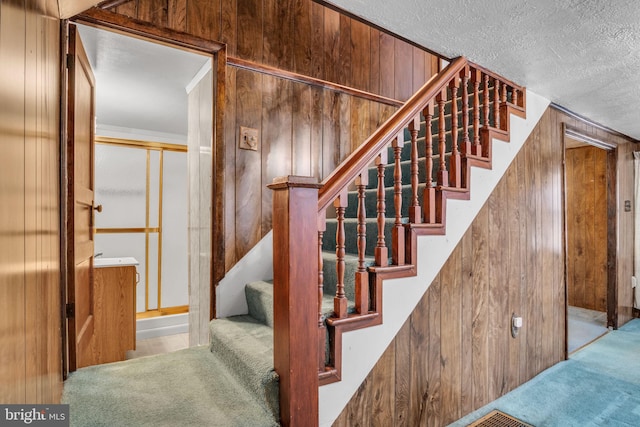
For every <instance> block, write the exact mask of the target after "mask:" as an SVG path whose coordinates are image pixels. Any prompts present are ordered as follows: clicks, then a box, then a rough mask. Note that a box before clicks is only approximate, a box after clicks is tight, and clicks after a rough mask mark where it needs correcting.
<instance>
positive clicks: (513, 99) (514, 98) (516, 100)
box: [511, 87, 518, 105]
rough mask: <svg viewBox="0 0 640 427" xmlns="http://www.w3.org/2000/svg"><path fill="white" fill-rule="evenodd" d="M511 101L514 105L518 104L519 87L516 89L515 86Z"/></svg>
mask: <svg viewBox="0 0 640 427" xmlns="http://www.w3.org/2000/svg"><path fill="white" fill-rule="evenodd" d="M511 103H512V104H513V105H518V89H516V88H515V87H514V88H513V91H512V92H511Z"/></svg>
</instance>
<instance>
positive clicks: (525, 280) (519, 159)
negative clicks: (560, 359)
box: [514, 144, 564, 382]
mask: <svg viewBox="0 0 640 427" xmlns="http://www.w3.org/2000/svg"><path fill="white" fill-rule="evenodd" d="M528 149H529V144H527V145H525V147H523V149H522V151H524V150H528ZM522 151H521V154H520V155H519V156H516V159H515V160H514V164H515V168H516V179H517V189H518V192H517V203H518V206H519V207H520V209H519V211H518V214H519V219H520V221H519V224H518V230H517V232H518V233H519V240H520V250H519V251H518V252H516V253H515V254H514V256H517V257H519V260H520V261H519V267H520V270H519V274H520V280H519V281H518V283H517V284H516V286H518V285H519V287H520V290H519V291H520V305H519V306H516V307H518V309H519V313H518V314H520V315H521V316H522V317H523V319H525V318H526V319H527V322H529V321H530V318H529V317H528V316H529V312H528V307H529V304H528V299H527V298H528V296H527V295H528V294H527V290H528V289H529V288H530V287H531V286H532V285H531V282H530V281H529V277H528V276H527V265H528V263H529V259H528V251H529V246H528V245H527V242H528V241H527V219H528V218H527V191H528V190H529V188H528V187H527V178H526V172H527V170H526V159H527V158H526V155H525V153H523V152H522ZM529 330H530V328H522V329H521V330H520V332H519V333H518V342H519V344H520V345H519V350H520V355H526V354H528V353H527V351H528V333H529ZM563 339H564V338H563ZM528 360H529V358H528V357H521V358H520V363H519V364H518V366H519V376H520V381H521V382H524V381H528V380H529V379H530V377H529V375H528V373H527V372H528V371H527V369H528Z"/></svg>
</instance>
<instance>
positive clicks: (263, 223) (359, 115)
mask: <svg viewBox="0 0 640 427" xmlns="http://www.w3.org/2000/svg"><path fill="white" fill-rule="evenodd" d="M114 11H115V12H116V13H118V14H121V15H126V16H130V17H135V18H137V19H140V20H142V21H145V22H148V23H152V24H153V25H154V26H156V27H158V28H163V27H168V28H171V29H175V30H179V31H184V32H186V33H187V34H190V35H192V36H197V37H200V38H203V39H205V40H212V41H216V42H223V43H225V44H226V54H227V56H228V57H232V58H237V59H239V60H245V61H251V62H252V63H255V64H257V65H258V66H264V67H267V66H268V67H275V69H276V70H281V71H283V72H295V73H298V74H301V75H304V76H309V77H313V78H316V79H321V80H324V81H326V82H328V83H330V84H343V85H346V86H348V87H350V88H353V89H357V90H364V91H369V92H371V93H372V94H374V95H381V94H382V91H383V90H384V91H386V92H385V93H386V96H387V97H389V98H394V96H395V93H396V85H397V86H398V87H401V88H404V89H402V90H403V91H405V92H406V91H407V90H408V94H409V95H410V94H411V93H412V91H411V89H412V86H413V84H414V82H416V81H417V80H420V78H419V76H418V74H423V75H424V73H425V72H426V71H425V70H424V69H421V70H419V71H418V72H416V73H414V71H413V70H412V68H411V64H410V63H411V62H412V61H413V57H414V56H415V57H420V56H422V57H423V60H422V63H424V64H426V63H429V64H431V63H432V62H433V58H434V56H433V55H431V54H429V53H427V52H426V51H423V50H421V49H418V48H416V47H413V46H410V45H408V44H406V43H404V42H402V43H399V44H398V46H400V48H401V49H403V53H402V54H400V57H403V58H408V59H409V61H408V63H407V61H404V60H403V61H402V66H401V67H398V68H397V69H396V66H395V63H396V62H395V58H396V43H395V37H393V36H391V35H388V34H386V33H381V31H380V30H377V29H374V28H372V27H371V26H369V25H367V24H364V23H362V22H360V21H356V20H354V19H352V18H351V17H348V16H346V15H343V14H340V13H339V12H337V11H335V10H332V9H329V8H327V7H326V6H323V5H321V4H318V3H316V2H314V1H312V0H286V1H276V0H265V1H262V0H231V1H220V0H214V1H204V0H133V1H130V2H128V3H126V4H123V5H120V6H118V7H117V8H115V10H114ZM382 37H384V40H385V48H386V50H384V51H383V50H382V49H381V48H380V45H381V38H382ZM424 58H427V59H424ZM423 68H424V67H423ZM226 72H227V74H228V75H229V76H230V77H229V78H226V79H225V83H226V85H225V86H226V99H227V101H226V102H225V103H224V117H225V118H224V131H223V132H224V133H223V137H222V138H221V139H222V140H223V141H224V148H223V149H222V150H223V152H224V153H225V155H224V157H225V163H224V165H225V167H226V169H225V171H224V172H221V173H220V174H218V173H217V172H215V173H216V176H224V177H225V180H224V186H225V187H224V194H225V198H224V203H225V206H224V209H223V210H224V214H220V216H219V217H218V220H220V222H222V219H224V224H225V225H224V227H225V231H224V236H225V237H224V240H225V255H224V259H225V263H224V268H225V271H228V270H229V269H230V268H231V267H233V265H235V263H236V262H237V260H239V259H240V258H241V257H242V256H243V255H244V254H245V253H246V252H247V251H248V250H249V249H251V247H253V245H255V244H256V243H257V241H258V240H259V237H260V236H262V235H263V234H264V233H263V230H267V231H268V229H270V213H269V212H270V209H266V207H268V206H267V205H268V204H269V200H270V197H271V196H270V195H269V193H270V191H269V190H267V189H266V188H265V187H264V186H265V185H266V184H268V182H266V181H263V179H264V180H266V179H268V178H270V177H271V175H270V174H269V173H267V172H264V173H263V172H262V169H263V167H264V166H265V165H266V163H265V160H264V159H265V158H264V156H267V155H268V154H266V153H272V152H274V151H272V150H271V148H270V147H269V144H270V141H269V140H267V139H271V138H267V139H265V137H264V134H265V133H266V132H273V131H275V129H276V128H277V127H278V124H277V123H272V122H271V119H270V118H269V117H268V116H267V115H272V116H273V113H272V112H271V106H272V105H271V104H268V103H266V102H267V101H268V100H269V99H270V95H269V91H271V87H270V86H269V85H265V84H264V83H266V82H271V80H268V78H267V77H265V76H266V74H265V72H264V70H262V71H260V70H252V71H250V70H246V69H245V70H241V69H240V68H238V67H234V66H227V67H226ZM271 79H272V80H273V81H274V82H277V83H274V84H277V85H278V86H289V87H290V88H291V89H290V90H288V91H287V93H288V96H287V97H281V98H280V99H279V101H278V102H279V105H278V106H277V110H278V111H279V112H280V113H278V114H276V115H275V116H277V117H278V118H279V119H283V120H285V122H286V126H285V127H286V128H289V126H290V127H291V131H288V133H287V135H288V138H289V139H290V141H289V143H290V146H291V149H289V150H287V151H286V153H280V154H279V155H281V156H283V157H281V158H279V161H280V162H282V163H283V164H288V165H289V166H290V167H289V169H288V170H291V169H295V170H296V171H300V172H301V173H302V171H305V173H308V174H309V175H311V176H315V177H317V178H318V179H319V180H320V179H322V178H323V177H324V176H326V175H327V174H328V173H329V172H331V171H332V170H333V169H334V168H335V167H336V166H337V164H338V163H339V161H340V160H341V159H343V158H345V157H346V156H347V155H348V154H349V153H350V152H351V151H352V150H353V149H354V148H355V147H357V146H358V144H360V143H361V142H362V141H363V140H364V139H365V138H366V137H367V136H368V135H369V134H370V133H371V132H372V130H373V129H374V128H375V127H376V126H377V125H379V124H381V123H382V122H383V121H384V118H386V117H388V116H389V114H390V113H391V112H393V111H394V110H395V107H388V106H380V105H378V103H377V102H373V101H370V100H363V99H359V97H358V96H357V95H353V94H351V95H344V94H339V93H337V92H336V91H333V90H332V89H329V88H327V87H324V88H322V87H318V86H316V87H313V88H312V89H309V87H310V86H311V84H310V83H302V82H291V83H282V82H280V81H279V79H278V78H276V77H274V76H272V77H271ZM396 79H399V80H402V81H403V83H398V84H396ZM416 79H417V80H416ZM405 82H408V83H405ZM405 86H406V88H405ZM310 94H312V96H310ZM298 97H300V98H298ZM238 100H242V105H241V104H240V103H239V102H238ZM263 114H265V116H263ZM352 123H356V124H357V126H355V127H353V128H352V126H351V124H352ZM240 126H247V127H253V128H256V129H258V131H259V133H260V135H261V136H262V138H261V142H262V143H263V144H262V147H261V149H264V150H266V151H264V152H262V151H261V152H260V154H259V155H258V156H252V155H251V154H250V153H247V152H244V150H239V149H238V148H237V143H238V140H237V134H238V129H239V127H240ZM269 129H271V130H269ZM307 134H309V136H307ZM281 137H285V134H282V135H280V136H279V137H278V139H279V138H281ZM298 138H299V139H298ZM229 165H233V166H229ZM285 169H286V168H285ZM238 171H240V173H238ZM243 171H258V174H259V175H260V176H261V182H260V185H257V184H256V179H255V177H254V176H253V172H250V173H247V174H244V173H243ZM307 171H308V172H307ZM276 172H277V171H276V170H275V169H274V170H273V173H276ZM287 173H288V172H287ZM245 189H247V190H249V189H250V191H249V193H248V194H244V191H245ZM253 198H256V200H259V201H261V204H262V202H264V204H265V206H264V207H265V208H263V207H260V209H257V206H253V204H254V203H255V202H252V201H251V200H253ZM228 204H232V205H231V206H228ZM258 228H259V229H260V232H256V230H257V229H258Z"/></svg>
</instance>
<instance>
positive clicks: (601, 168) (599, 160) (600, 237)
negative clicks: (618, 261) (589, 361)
mask: <svg viewBox="0 0 640 427" xmlns="http://www.w3.org/2000/svg"><path fill="white" fill-rule="evenodd" d="M594 155H595V156H594V170H595V173H594V180H595V182H594V187H595V188H594V194H595V197H594V207H593V208H594V213H593V218H594V219H595V220H594V221H593V233H594V241H595V242H598V243H597V244H595V245H593V250H594V260H595V262H593V263H592V268H593V269H594V270H595V271H594V279H593V292H594V306H595V307H596V310H598V311H603V312H606V311H607V245H606V244H604V243H605V242H606V241H607V221H604V218H607V152H606V151H605V150H601V149H596V151H595V152H594ZM599 218H602V220H599ZM600 242H602V243H600Z"/></svg>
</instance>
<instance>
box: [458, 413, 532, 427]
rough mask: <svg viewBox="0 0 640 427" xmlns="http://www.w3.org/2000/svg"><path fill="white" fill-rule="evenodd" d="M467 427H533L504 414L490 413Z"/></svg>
mask: <svg viewBox="0 0 640 427" xmlns="http://www.w3.org/2000/svg"><path fill="white" fill-rule="evenodd" d="M467 427H534V426H533V425H531V424H527V423H525V422H523V421H520V420H519V419H517V418H513V417H512V416H511V415H507V414H505V413H504V412H500V411H497V410H496V411H492V412H489V413H488V414H487V415H485V416H484V417H482V418H480V419H479V420H477V421H476V422H474V423H472V424H469V425H468V426H467Z"/></svg>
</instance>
